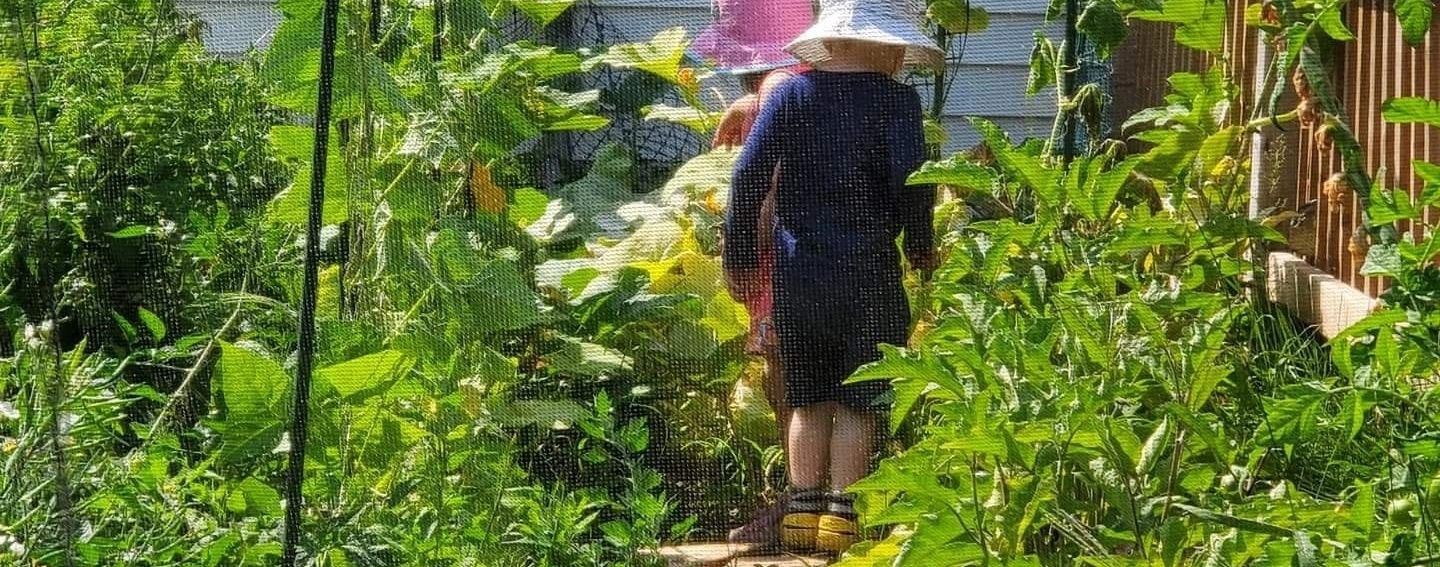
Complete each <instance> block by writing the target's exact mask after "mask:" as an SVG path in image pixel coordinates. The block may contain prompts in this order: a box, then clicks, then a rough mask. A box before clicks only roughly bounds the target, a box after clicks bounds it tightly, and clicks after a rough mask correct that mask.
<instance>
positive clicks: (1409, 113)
mask: <svg viewBox="0 0 1440 567" xmlns="http://www.w3.org/2000/svg"><path fill="white" fill-rule="evenodd" d="M1421 1H1422V2H1428V1H1429V0H1421ZM1381 115H1382V116H1383V117H1384V118H1385V121H1387V122H1390V123H1391V124H1425V125H1428V126H1433V127H1436V128H1440V100H1430V99H1426V98H1423V97H1414V96H1411V97H1399V98H1392V99H1390V100H1387V101H1385V106H1384V107H1383V109H1382V111H1381Z"/></svg>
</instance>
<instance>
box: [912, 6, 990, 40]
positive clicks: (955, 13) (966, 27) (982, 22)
mask: <svg viewBox="0 0 1440 567" xmlns="http://www.w3.org/2000/svg"><path fill="white" fill-rule="evenodd" d="M927 14H928V15H929V16H930V21H932V22H935V23H936V24H938V25H939V26H940V27H942V28H945V31H947V32H950V33H954V34H965V33H979V32H982V31H985V28H988V27H990V14H989V13H988V12H986V11H985V10H984V9H981V8H980V7H978V6H972V5H971V3H970V2H968V1H967V0H933V1H932V2H930V7H929V10H928V12H927Z"/></svg>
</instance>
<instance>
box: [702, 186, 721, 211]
mask: <svg viewBox="0 0 1440 567" xmlns="http://www.w3.org/2000/svg"><path fill="white" fill-rule="evenodd" d="M704 206H705V210H707V211H710V212H711V213H714V214H717V215H718V214H720V213H722V212H725V208H724V207H721V206H720V200H719V199H716V198H715V192H714V191H711V192H709V193H706V194H705V205H704Z"/></svg>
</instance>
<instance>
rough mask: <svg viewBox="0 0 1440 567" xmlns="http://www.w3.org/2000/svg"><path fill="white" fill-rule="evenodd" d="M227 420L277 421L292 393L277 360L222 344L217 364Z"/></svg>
mask: <svg viewBox="0 0 1440 567" xmlns="http://www.w3.org/2000/svg"><path fill="white" fill-rule="evenodd" d="M215 379H216V380H217V381H218V382H219V388H218V389H217V391H218V392H219V393H220V395H221V396H222V397H223V402H224V403H223V406H222V407H223V408H224V415H225V418H226V419H227V420H228V419H231V418H240V419H248V418H275V417H280V416H282V415H284V412H283V411H281V409H280V408H281V406H283V405H284V403H283V397H284V394H285V393H286V392H288V391H289V382H290V377H289V375H288V374H287V373H286V372H285V370H284V369H283V368H281V367H280V365H279V364H277V363H276V362H275V361H273V360H270V359H269V358H267V357H265V356H264V355H262V354H260V353H257V352H255V351H253V350H250V349H248V348H244V347H240V346H236V345H234V344H231V343H227V342H221V343H220V361H219V363H217V364H216V365H215Z"/></svg>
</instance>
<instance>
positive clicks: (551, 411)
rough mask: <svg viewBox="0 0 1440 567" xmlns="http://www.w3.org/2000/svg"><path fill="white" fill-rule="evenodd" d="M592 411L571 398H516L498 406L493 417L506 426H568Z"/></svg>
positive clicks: (587, 415) (493, 412)
mask: <svg viewBox="0 0 1440 567" xmlns="http://www.w3.org/2000/svg"><path fill="white" fill-rule="evenodd" d="M589 416H590V412H589V411H588V410H586V409H585V407H584V406H581V405H580V404H577V403H575V402H574V401H571V400H515V401H510V402H506V403H504V404H500V405H498V406H496V407H495V408H494V409H493V410H492V414H491V418H492V419H494V420H495V422H496V423H499V424H500V425H504V426H506V427H528V426H531V425H537V426H540V427H549V428H567V427H569V426H570V425H571V424H574V423H576V422H578V421H581V420H584V419H586V418H588V417H589Z"/></svg>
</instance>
